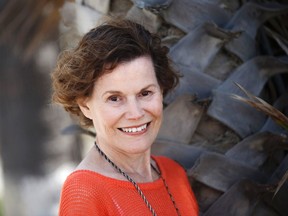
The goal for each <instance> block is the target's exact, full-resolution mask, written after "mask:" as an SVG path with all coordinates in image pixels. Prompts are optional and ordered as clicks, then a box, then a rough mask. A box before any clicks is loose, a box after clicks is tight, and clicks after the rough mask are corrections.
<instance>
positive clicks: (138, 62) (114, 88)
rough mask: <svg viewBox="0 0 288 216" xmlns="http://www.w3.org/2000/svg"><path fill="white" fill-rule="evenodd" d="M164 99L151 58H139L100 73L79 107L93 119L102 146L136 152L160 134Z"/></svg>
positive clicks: (147, 146) (141, 151) (139, 151)
mask: <svg viewBox="0 0 288 216" xmlns="http://www.w3.org/2000/svg"><path fill="white" fill-rule="evenodd" d="M162 99H163V98H162V91H161V89H160V86H159V84H158V82H157V78H156V75H155V71H154V67H153V63H152V61H151V59H150V58H149V57H139V58H136V59H134V60H132V61H130V62H125V63H122V64H120V65H118V66H117V67H116V68H115V69H114V70H113V71H112V72H111V73H107V74H104V75H103V76H101V77H100V78H99V79H98V80H97V81H96V83H95V86H94V89H93V93H92V95H91V97H89V98H87V99H86V100H84V102H83V103H82V105H80V107H81V110H82V112H83V113H84V115H85V116H86V117H88V118H90V119H92V121H93V124H94V127H95V130H96V133H97V142H98V144H99V145H100V146H101V148H105V149H107V148H108V149H110V150H111V149H112V150H113V151H114V150H116V151H120V152H123V153H129V154H134V153H135V154H136V153H143V152H145V151H147V150H148V149H149V148H150V147H151V145H152V143H153V141H154V140H155V138H156V136H157V133H158V131H159V128H160V125H161V121H162V109H163V106H162Z"/></svg>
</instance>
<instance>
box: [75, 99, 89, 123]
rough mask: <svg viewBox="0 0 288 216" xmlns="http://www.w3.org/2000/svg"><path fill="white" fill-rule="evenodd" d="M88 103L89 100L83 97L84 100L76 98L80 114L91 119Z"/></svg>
mask: <svg viewBox="0 0 288 216" xmlns="http://www.w3.org/2000/svg"><path fill="white" fill-rule="evenodd" d="M88 101H89V98H88V97H85V98H78V99H77V101H76V102H77V104H78V106H79V108H80V110H81V112H82V113H83V115H84V116H85V117H86V118H89V119H92V117H91V110H90V107H89V103H88Z"/></svg>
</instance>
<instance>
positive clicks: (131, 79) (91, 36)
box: [52, 20, 198, 216]
mask: <svg viewBox="0 0 288 216" xmlns="http://www.w3.org/2000/svg"><path fill="white" fill-rule="evenodd" d="M167 52H168V50H167V48H163V47H161V44H160V39H159V38H158V37H157V36H156V35H153V34H150V33H149V32H148V31H146V30H145V29H144V28H143V27H142V26H141V25H139V24H136V23H133V22H131V21H127V20H117V21H116V20H114V21H108V22H106V23H104V24H102V25H100V26H99V27H97V28H95V29H92V30H91V31H90V32H89V33H87V34H86V35H85V36H84V37H83V39H82V40H81V41H80V43H79V45H78V46H77V47H76V48H75V49H73V50H71V51H66V52H64V53H63V54H62V55H61V56H60V58H59V60H58V64H57V67H56V69H55V71H54V72H53V75H52V79H53V86H54V95H53V98H54V100H55V101H56V102H58V103H60V104H62V105H63V106H64V108H65V109H66V110H67V111H68V112H70V113H72V114H74V115H77V116H78V117H79V119H80V122H81V123H82V124H83V125H84V126H88V127H89V126H93V127H94V128H95V131H96V134H97V136H96V138H95V145H94V146H93V148H92V149H91V150H90V151H89V152H88V154H87V156H86V157H85V158H84V159H83V161H82V162H81V163H80V164H79V166H78V167H77V168H76V170H75V171H74V172H73V173H72V174H70V175H69V176H68V178H67V180H66V181H65V183H64V186H63V189H62V194H61V201H60V212H59V214H60V215H63V216H64V215H73V216H75V215H85V216H87V215H125V216H126V215H138V216H139V215H169V216H171V215H189V216H191V215H197V214H198V206H197V204H196V200H195V197H194V195H193V192H192V191H191V188H190V185H189V182H188V179H187V177H186V174H185V171H184V170H183V169H182V168H181V167H180V166H179V165H178V164H177V163H176V162H174V161H172V160H171V159H168V158H165V157H154V156H151V155H150V149H151V145H152V143H153V142H154V140H155V138H156V136H157V133H158V131H159V128H160V125H161V121H162V109H163V106H162V100H163V96H165V94H166V93H167V92H168V91H170V90H171V89H173V88H174V87H175V86H176V84H177V83H178V76H177V74H176V73H175V72H174V71H173V70H172V69H171V67H170V65H169V61H168V58H167Z"/></svg>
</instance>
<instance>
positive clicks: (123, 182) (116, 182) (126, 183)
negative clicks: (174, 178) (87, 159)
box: [69, 156, 166, 190]
mask: <svg viewBox="0 0 288 216" xmlns="http://www.w3.org/2000/svg"><path fill="white" fill-rule="evenodd" d="M151 157H152V159H153V160H154V161H155V163H156V165H157V167H158V169H159V170H160V172H161V175H162V177H163V178H164V179H166V178H165V177H166V173H165V169H164V168H163V165H162V164H161V159H160V157H155V156H151ZM77 174H88V175H90V176H91V177H95V176H96V177H97V178H98V179H100V180H103V182H107V183H111V184H114V185H118V186H121V187H126V188H134V186H133V185H132V184H131V182H129V181H127V180H120V179H116V178H112V177H109V176H106V175H103V174H101V173H98V172H95V171H93V170H88V169H79V170H75V171H73V172H72V173H71V174H70V175H69V176H71V175H77ZM137 184H138V185H139V186H140V187H141V188H142V189H144V190H145V189H154V188H159V187H162V186H163V182H162V179H161V178H160V177H159V178H158V179H156V180H155V181H152V182H143V183H138V182H137Z"/></svg>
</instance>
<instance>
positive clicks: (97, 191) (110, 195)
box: [59, 156, 198, 216]
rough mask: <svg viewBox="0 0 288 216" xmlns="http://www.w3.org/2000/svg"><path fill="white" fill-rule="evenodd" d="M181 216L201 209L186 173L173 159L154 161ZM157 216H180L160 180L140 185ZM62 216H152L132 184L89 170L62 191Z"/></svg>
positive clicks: (73, 177)
mask: <svg viewBox="0 0 288 216" xmlns="http://www.w3.org/2000/svg"><path fill="white" fill-rule="evenodd" d="M153 159H154V160H155V161H156V163H157V165H158V167H159V169H160V171H161V173H162V176H163V178H164V179H165V180H166V183H167V185H168V187H169V190H170V192H171V193H172V196H173V198H174V199H175V202H176V205H177V207H178V209H179V210H180V213H181V215H182V216H185V215H187V216H188V215H189V216H196V215H198V205H197V202H196V199H195V197H194V194H193V192H192V190H191V187H190V184H189V181H188V178H187V176H186V173H185V171H184V169H183V168H182V167H181V166H180V165H179V164H177V163H176V162H174V161H173V160H171V159H168V158H165V157H162V156H159V157H153ZM138 185H139V187H140V188H141V190H142V191H143V193H144V195H145V196H146V198H147V199H148V201H149V203H150V204H151V206H152V207H153V209H154V210H155V212H156V214H157V215H158V216H173V215H177V213H176V210H175V207H174V205H173V203H172V201H171V199H170V196H169V194H168V193H167V190H166V187H165V185H164V183H163V181H162V179H161V178H159V179H157V180H155V181H154V182H149V183H139V184H138ZM59 215H60V216H72V215H73V216H84V215H85V216H90V215H91V216H92V215H99V216H104V215H111V216H112V215H113V216H118V215H123V216H124V215H125V216H130V215H135V216H142V215H143V216H147V215H148V216H149V215H152V214H151V212H150V211H149V209H148V208H147V206H146V205H145V203H144V201H143V200H142V198H141V197H140V195H139V193H138V192H137V190H136V189H135V187H134V186H133V185H132V183H131V182H129V181H123V180H117V179H113V178H110V177H107V176H103V175H101V174H99V173H96V172H93V171H89V170H77V171H74V172H73V173H71V174H70V175H69V176H68V177H67V179H66V181H65V183H64V185H63V188H62V193H61V199H60V209H59Z"/></svg>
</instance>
